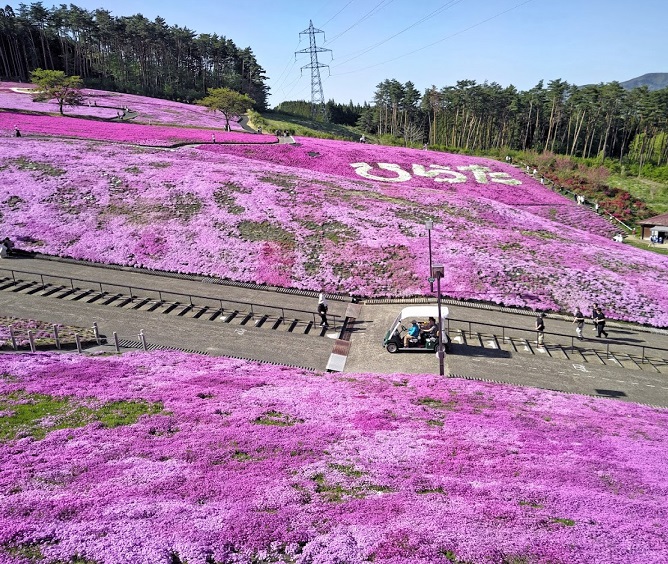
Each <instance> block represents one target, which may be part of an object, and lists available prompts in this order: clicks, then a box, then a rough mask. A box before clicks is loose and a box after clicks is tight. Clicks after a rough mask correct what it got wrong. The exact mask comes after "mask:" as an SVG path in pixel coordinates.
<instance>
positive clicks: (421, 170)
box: [350, 163, 522, 186]
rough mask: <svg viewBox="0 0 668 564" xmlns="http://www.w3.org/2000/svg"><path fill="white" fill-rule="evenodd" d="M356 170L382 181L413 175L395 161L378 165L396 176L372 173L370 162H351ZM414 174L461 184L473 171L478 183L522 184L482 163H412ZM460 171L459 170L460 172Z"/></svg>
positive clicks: (408, 177)
mask: <svg viewBox="0 0 668 564" xmlns="http://www.w3.org/2000/svg"><path fill="white" fill-rule="evenodd" d="M350 166H352V167H353V168H354V169H355V172H356V173H357V174H359V175H360V176H361V177H362V178H367V179H369V180H379V181H380V182H408V181H409V180H410V179H411V178H412V176H411V174H410V173H409V172H408V171H405V170H404V169H403V168H401V166H400V165H398V164H393V163H377V165H376V167H377V168H379V169H380V170H387V171H390V172H393V173H394V174H396V176H377V175H375V174H372V173H371V171H372V170H373V168H374V166H373V165H371V164H369V163H351V164H350ZM411 168H412V171H413V176H421V177H423V178H433V179H434V182H447V183H448V184H460V183H463V182H467V181H468V180H469V178H468V177H467V176H466V174H464V173H465V172H469V173H471V175H472V176H473V180H475V181H476V182H477V183H478V184H489V183H490V182H495V183H497V184H508V185H510V186H518V185H520V184H522V181H521V180H517V179H515V178H513V177H512V176H510V174H508V173H507V172H492V171H491V169H490V168H489V167H486V166H480V165H469V166H458V167H457V170H452V169H451V168H450V167H449V166H443V165H435V164H432V165H429V168H427V167H425V166H424V165H420V164H413V165H411ZM458 171H459V172H458Z"/></svg>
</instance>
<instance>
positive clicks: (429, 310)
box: [401, 305, 448, 321]
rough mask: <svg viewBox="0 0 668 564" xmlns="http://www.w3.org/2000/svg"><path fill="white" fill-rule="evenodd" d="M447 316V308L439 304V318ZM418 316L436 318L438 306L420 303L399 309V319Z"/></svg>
mask: <svg viewBox="0 0 668 564" xmlns="http://www.w3.org/2000/svg"><path fill="white" fill-rule="evenodd" d="M447 316H448V308H447V307H445V306H441V318H442V319H445V318H446V317H447ZM412 317H420V318H427V317H433V318H434V319H438V306H436V305H422V306H409V307H405V308H404V309H402V310H401V320H402V321H403V320H404V319H408V318H412Z"/></svg>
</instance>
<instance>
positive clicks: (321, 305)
mask: <svg viewBox="0 0 668 564" xmlns="http://www.w3.org/2000/svg"><path fill="white" fill-rule="evenodd" d="M328 309H329V308H328V307H327V298H325V294H324V293H322V292H320V294H319V295H318V315H319V316H320V327H329V323H327V310H328Z"/></svg>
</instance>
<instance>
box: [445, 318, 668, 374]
mask: <svg viewBox="0 0 668 564" xmlns="http://www.w3.org/2000/svg"><path fill="white" fill-rule="evenodd" d="M446 321H447V331H448V334H449V333H450V322H451V321H452V322H456V323H464V324H467V325H468V334H469V336H470V337H472V336H473V326H474V325H482V326H485V327H495V328H498V329H501V338H502V342H503V343H505V342H506V329H508V330H511V331H513V332H519V333H532V334H533V333H536V330H535V329H523V328H521V327H509V326H507V325H498V324H495V323H485V322H483V321H469V320H467V319H456V318H453V317H448V318H446ZM546 335H550V336H553V337H565V338H566V339H567V340H570V342H571V344H570V349H571V350H575V349H578V348H579V347H576V346H575V340H576V339H577V337H575V336H573V335H572V334H568V335H567V334H564V333H552V332H550V333H547V332H546ZM511 337H512V335H508V339H510V338H511ZM555 344H560V343H555ZM610 345H611V343H606V347H605V353H606V355H607V356H608V357H609V356H610V355H611V347H610ZM612 345H613V347H616V346H619V347H626V348H630V349H632V352H633V350H635V349H640V350H641V352H642V354H641V364H644V363H645V360H646V359H647V356H646V354H645V351H648V350H649V351H661V352H662V353H666V356H667V357H668V349H664V348H661V347H651V346H649V345H633V344H627V343H612ZM591 350H601V349H597V348H594V347H591ZM619 353H621V354H626V355H628V354H629V353H628V352H625V351H622V350H619V351H618V354H619ZM613 356H614V350H613Z"/></svg>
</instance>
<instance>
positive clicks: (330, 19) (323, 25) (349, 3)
mask: <svg viewBox="0 0 668 564" xmlns="http://www.w3.org/2000/svg"><path fill="white" fill-rule="evenodd" d="M353 2H354V0H350V2H348V3H347V4H346V5H345V6H344V7H343V8H341V9H340V10H339V11H338V12H336V14H334V15H333V16H332V17H331V18H329V19H328V20H327V21H326V22H325V23H324V24H322V27H325V26H326V25H327V24H328V23H329V22H331V21H332V20H333V19H334V18H335V17H336V16H338V15H339V14H340V13H341V12H343V10H345V9H346V8H347V7H348V6H350V5H351V4H352V3H353Z"/></svg>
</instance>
